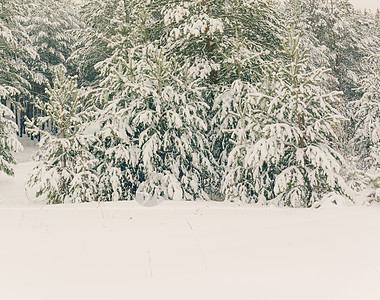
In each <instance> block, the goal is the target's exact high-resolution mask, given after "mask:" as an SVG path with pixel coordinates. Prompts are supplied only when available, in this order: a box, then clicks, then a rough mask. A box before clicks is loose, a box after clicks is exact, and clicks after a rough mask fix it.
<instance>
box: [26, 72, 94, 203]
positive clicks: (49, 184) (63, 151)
mask: <svg viewBox="0 0 380 300" xmlns="http://www.w3.org/2000/svg"><path fill="white" fill-rule="evenodd" d="M47 86H48V88H47V91H46V92H47V94H48V95H49V101H48V102H47V103H45V102H43V101H41V100H39V99H38V100H37V103H36V106H37V108H38V109H40V110H41V111H42V112H43V113H44V116H43V117H38V118H37V119H35V120H32V121H30V120H28V122H27V126H28V132H29V133H31V134H33V135H34V136H36V135H39V136H40V138H41V140H40V142H39V150H38V151H37V153H36V155H35V159H36V160H37V161H38V162H39V163H38V165H37V166H36V167H35V169H34V170H33V173H32V175H31V177H30V180H29V182H28V184H29V185H30V186H36V187H37V196H41V195H42V196H44V197H46V199H47V202H48V203H67V202H86V201H92V200H95V197H96V188H97V177H96V176H95V175H94V173H93V172H92V171H93V168H94V167H95V166H96V164H97V163H96V160H95V159H94V157H93V155H92V154H91V153H90V151H89V147H90V145H91V144H92V143H93V142H94V141H93V137H92V135H91V134H86V132H85V131H84V129H83V124H85V121H86V113H85V110H84V107H83V103H82V99H81V97H80V94H79V90H78V88H77V81H76V79H75V78H70V77H67V76H66V70H65V68H64V67H63V66H62V65H61V66H60V67H59V69H58V70H57V71H56V74H55V79H54V82H53V85H50V84H49V83H47Z"/></svg>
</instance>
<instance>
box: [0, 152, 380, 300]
mask: <svg viewBox="0 0 380 300" xmlns="http://www.w3.org/2000/svg"><path fill="white" fill-rule="evenodd" d="M32 152H33V148H32V147H30V149H26V152H24V153H23V154H21V155H19V156H18V159H19V160H20V161H23V162H22V163H20V164H19V165H18V166H16V167H15V172H16V176H15V177H14V178H9V177H6V176H5V175H0V237H1V239H0V241H1V244H0V299H5V300H12V299H17V300H19V299H22V300H24V299H28V300H45V299H49V300H58V299H65V300H66V299H67V300H74V299H78V300H87V299H89V300H95V299H102V300H103V299H104V300H113V299H123V300H124V299H133V300H137V299H149V300H154V299H163V300H169V299H173V300H174V299H175V300H187V299H192V300H193V299H194V300H197V299H208V300H209V299H215V300H221V299H228V300H235V299H236V300H241V299H250V300H252V299H276V300H277V299H302V300H304V299H308V300H310V299H318V300H320V299H334V300H337V299H342V300H349V299H353V300H354V299H355V300H358V299H360V300H364V299H373V300H378V299H380V206H371V207H343V208H337V207H329V208H320V209H279V208H270V207H266V208H263V207H254V206H239V205H236V204H231V203H211V202H207V203H206V202H197V203H190V202H186V203H184V202H167V203H162V204H161V205H160V206H158V207H154V208H146V207H142V206H139V205H138V204H136V203H135V202H120V203H101V204H100V206H98V204H97V203H91V204H81V205H77V204H75V205H55V206H44V205H42V204H38V202H36V201H34V197H33V195H32V193H30V191H28V190H27V191H26V192H25V189H24V182H25V180H26V178H27V173H28V172H29V171H30V170H31V169H32V167H33V163H31V162H28V160H29V159H28V157H30V154H31V153H32ZM27 194H28V195H29V197H27V196H26V195H27ZM28 198H29V200H28Z"/></svg>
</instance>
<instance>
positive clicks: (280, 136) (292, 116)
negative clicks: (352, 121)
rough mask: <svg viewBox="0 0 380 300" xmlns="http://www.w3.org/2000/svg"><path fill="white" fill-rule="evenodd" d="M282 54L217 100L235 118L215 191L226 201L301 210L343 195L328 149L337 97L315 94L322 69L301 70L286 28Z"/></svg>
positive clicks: (302, 53)
mask: <svg viewBox="0 0 380 300" xmlns="http://www.w3.org/2000/svg"><path fill="white" fill-rule="evenodd" d="M283 56H284V57H285V58H286V59H285V61H283V62H279V63H278V64H279V66H278V67H277V68H275V69H274V70H273V69H272V70H270V71H268V72H267V76H266V80H264V81H263V83H262V84H261V85H260V86H259V87H255V86H252V85H249V84H244V83H242V82H241V81H236V82H235V83H234V84H233V85H232V88H231V89H230V90H229V91H228V92H227V93H226V94H225V95H223V96H222V97H223V98H224V100H223V101H224V102H233V103H235V107H236V109H235V112H234V113H235V114H236V115H237V116H238V117H239V123H238V126H237V127H236V128H235V129H234V130H233V136H234V141H235V147H234V149H233V150H232V151H231V154H230V156H229V164H228V169H227V174H226V177H225V181H224V186H223V190H224V192H225V193H226V197H227V198H229V199H235V198H238V197H240V198H241V199H242V200H244V201H247V202H259V203H262V204H266V203H272V204H275V205H289V206H293V207H298V206H302V207H309V206H312V205H313V204H314V203H315V202H318V201H319V200H320V199H321V198H322V197H323V196H325V195H326V194H328V193H329V192H334V193H341V194H348V193H349V192H350V191H349V189H348V188H347V187H346V185H345V183H344V181H343V179H342V178H341V177H340V176H339V175H338V172H339V171H340V166H341V162H342V158H341V156H340V155H339V154H338V153H337V152H336V151H335V150H333V148H332V147H331V143H332V142H333V141H334V139H335V138H336V135H335V132H334V128H335V127H336V126H337V125H338V124H339V121H341V120H343V117H342V116H341V115H340V114H339V113H338V111H337V110H336V109H334V108H333V106H332V102H335V101H336V97H337V96H338V93H336V92H335V93H330V94H324V93H323V91H322V90H321V88H320V87H319V83H318V80H319V79H320V78H321V74H322V73H323V72H325V71H324V70H323V69H315V70H309V68H308V61H309V54H308V50H307V49H304V48H303V47H302V45H301V43H300V37H299V36H298V35H297V34H295V31H294V28H292V29H291V30H289V33H288V36H287V38H286V40H285V42H284V52H283ZM231 99H233V101H232V100H231Z"/></svg>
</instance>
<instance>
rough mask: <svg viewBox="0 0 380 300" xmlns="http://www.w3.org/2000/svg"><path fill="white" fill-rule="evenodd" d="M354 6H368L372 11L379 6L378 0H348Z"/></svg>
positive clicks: (362, 7)
mask: <svg viewBox="0 0 380 300" xmlns="http://www.w3.org/2000/svg"><path fill="white" fill-rule="evenodd" d="M349 1H350V2H351V3H352V4H353V5H354V6H355V8H359V9H364V8H367V9H368V8H369V9H371V10H372V11H373V12H375V11H376V8H380V0H349Z"/></svg>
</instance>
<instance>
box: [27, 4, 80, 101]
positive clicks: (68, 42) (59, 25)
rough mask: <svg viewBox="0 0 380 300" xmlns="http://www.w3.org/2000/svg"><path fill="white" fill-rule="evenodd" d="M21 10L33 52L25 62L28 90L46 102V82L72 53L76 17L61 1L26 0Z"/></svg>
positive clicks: (49, 80) (76, 26)
mask: <svg viewBox="0 0 380 300" xmlns="http://www.w3.org/2000/svg"><path fill="white" fill-rule="evenodd" d="M23 9H24V12H23V15H24V16H23V18H22V25H23V26H24V28H25V30H26V31H27V33H28V36H29V37H30V41H31V45H32V47H33V48H34V50H35V51H36V52H37V56H36V57H35V58H34V59H25V62H26V63H27V65H28V67H29V69H30V70H31V71H32V72H33V73H32V74H33V76H32V77H33V78H32V80H31V83H32V86H31V88H30V90H31V93H32V94H33V96H34V97H39V98H41V99H44V100H47V98H48V96H47V95H46V94H45V89H46V82H50V83H52V80H53V77H54V72H55V69H56V67H57V66H58V65H60V64H66V60H67V58H68V57H69V56H70V54H71V53H72V52H73V44H74V43H75V40H76V36H75V34H74V30H76V29H78V28H79V20H78V19H79V16H78V15H77V14H76V12H75V10H74V9H73V6H72V5H67V1H61V0H54V1H52V0H32V1H31V0H26V1H24V4H23Z"/></svg>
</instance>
